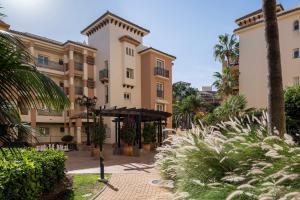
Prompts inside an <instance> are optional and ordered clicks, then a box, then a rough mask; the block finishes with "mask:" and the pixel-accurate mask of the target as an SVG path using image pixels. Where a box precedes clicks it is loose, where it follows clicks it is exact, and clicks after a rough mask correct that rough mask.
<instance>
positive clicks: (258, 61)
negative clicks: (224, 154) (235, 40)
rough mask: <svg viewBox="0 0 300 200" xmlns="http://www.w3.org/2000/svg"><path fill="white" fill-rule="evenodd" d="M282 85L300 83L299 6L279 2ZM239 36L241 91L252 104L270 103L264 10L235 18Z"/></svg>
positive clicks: (250, 104) (256, 105)
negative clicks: (289, 6)
mask: <svg viewBox="0 0 300 200" xmlns="http://www.w3.org/2000/svg"><path fill="white" fill-rule="evenodd" d="M277 17H278V27H279V40H280V52H281V65H282V76H283V86H284V88H287V87H289V86H292V85H295V84H299V77H300V67H299V66H300V58H299V48H300V31H299V21H300V7H296V8H292V9H290V10H284V8H283V6H282V5H278V6H277ZM236 23H237V25H238V26H239V27H238V28H237V29H236V30H235V31H234V32H235V33H236V34H237V35H238V36H239V40H240V58H239V70H240V75H239V93H240V94H241V95H244V96H245V97H246V99H247V101H248V106H249V107H256V108H266V107H267V51H266V42H265V36H264V23H263V13H262V10H257V11H255V12H253V13H250V14H248V15H246V16H244V17H241V18H239V19H237V20H236Z"/></svg>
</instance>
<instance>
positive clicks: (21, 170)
mask: <svg viewBox="0 0 300 200" xmlns="http://www.w3.org/2000/svg"><path fill="white" fill-rule="evenodd" d="M0 157H1V160H0V199H1V200H2V199H3V200H4V199H11V200H17V199H18V200H20V199H24V200H33V199H39V197H40V196H41V194H43V193H47V192H50V191H51V190H52V189H53V188H54V186H55V185H56V184H57V183H59V182H60V181H61V180H62V179H63V178H64V177H65V171H64V170H65V160H66V158H65V155H64V152H62V151H56V150H53V149H49V150H46V151H44V152H38V151H36V150H35V149H19V150H17V154H16V155H13V154H12V153H11V152H10V151H9V150H7V149H4V150H3V151H2V152H1V153H0Z"/></svg>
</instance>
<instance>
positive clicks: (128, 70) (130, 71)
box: [126, 67, 134, 79]
mask: <svg viewBox="0 0 300 200" xmlns="http://www.w3.org/2000/svg"><path fill="white" fill-rule="evenodd" d="M126 78H129V79H134V69H132V68H129V67H127V68H126Z"/></svg>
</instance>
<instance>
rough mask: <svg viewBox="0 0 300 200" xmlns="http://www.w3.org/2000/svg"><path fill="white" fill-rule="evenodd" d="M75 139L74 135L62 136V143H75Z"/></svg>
mask: <svg viewBox="0 0 300 200" xmlns="http://www.w3.org/2000/svg"><path fill="white" fill-rule="evenodd" d="M73 139H74V137H73V136H72V135H64V136H62V138H61V141H63V142H65V143H67V144H69V143H71V142H72V141H73Z"/></svg>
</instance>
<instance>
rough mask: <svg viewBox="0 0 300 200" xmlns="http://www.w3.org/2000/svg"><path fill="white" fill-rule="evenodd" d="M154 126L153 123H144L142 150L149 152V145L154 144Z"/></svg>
mask: <svg viewBox="0 0 300 200" xmlns="http://www.w3.org/2000/svg"><path fill="white" fill-rule="evenodd" d="M155 132H156V126H155V124H153V123H145V124H144V129H143V149H144V151H146V152H150V150H151V144H152V143H153V142H155Z"/></svg>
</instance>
